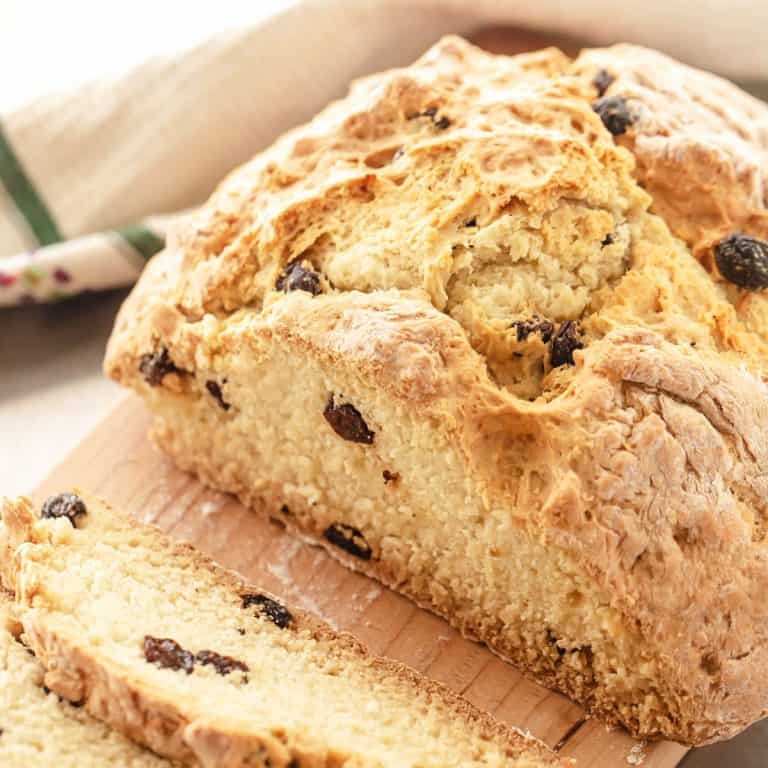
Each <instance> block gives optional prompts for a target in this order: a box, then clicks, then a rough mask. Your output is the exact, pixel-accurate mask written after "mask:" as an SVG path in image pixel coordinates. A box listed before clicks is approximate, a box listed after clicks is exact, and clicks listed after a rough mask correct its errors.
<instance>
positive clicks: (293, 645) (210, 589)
mask: <svg viewBox="0 0 768 768" xmlns="http://www.w3.org/2000/svg"><path fill="white" fill-rule="evenodd" d="M73 499H74V500H75V504H77V505H79V506H77V507H73V504H72V500H73ZM73 509H79V510H80V511H79V512H78V513H77V514H72V511H73ZM2 519H3V526H4V533H3V536H4V538H5V540H6V542H5V548H4V551H5V553H6V554H5V557H4V560H5V564H4V571H3V573H4V579H5V581H6V586H12V587H13V588H14V589H15V594H16V603H17V612H18V618H19V621H20V622H21V624H22V625H23V629H24V633H25V637H26V638H27V641H28V642H29V644H30V647H31V648H32V649H33V650H34V651H35V653H36V654H37V657H38V658H39V659H40V661H41V662H42V664H43V665H44V666H45V668H46V670H47V671H46V674H45V683H46V685H48V686H49V687H50V688H51V689H52V690H53V691H55V692H57V693H59V694H60V695H61V696H63V697H65V698H66V699H68V700H70V701H76V702H79V703H81V704H82V705H84V708H85V709H86V710H87V711H88V712H90V713H91V714H93V715H94V716H95V717H98V718H101V719H102V720H104V721H105V722H107V723H109V724H110V725H112V726H113V727H114V728H116V729H117V730H119V731H121V732H123V733H125V734H126V735H128V736H130V737H131V738H132V739H134V740H136V741H138V742H140V743H142V744H145V745H146V746H149V747H151V748H152V749H154V750H155V751H156V752H158V753H160V754H163V755H166V756H168V757H170V758H175V759H178V760H180V761H183V762H185V763H187V764H190V765H201V766H211V767H213V766H216V768H234V767H235V766H253V768H288V767H289V766H290V768H309V767H310V766H311V767H312V768H323V767H327V768H342V767H345V768H363V766H377V767H378V768H388V767H391V768H408V766H411V767H412V768H417V766H418V768H429V767H430V766H432V767H433V768H447V767H448V766H456V768H470V767H472V766H477V767H478V768H479V767H480V766H482V767H483V768H492V767H493V766H496V767H497V768H501V767H502V766H514V767H516V768H538V767H540V766H541V767H542V768H543V766H558V765H559V766H564V765H565V763H564V762H562V761H559V760H558V759H557V758H556V757H555V756H554V755H553V754H552V753H551V752H549V750H547V749H546V748H545V747H544V746H543V745H541V744H540V743H539V742H536V741H534V740H533V739H530V738H526V737H524V736H522V735H521V734H519V733H517V732H514V731H512V730H510V729H507V728H505V727H504V726H502V725H501V724H499V723H495V722H493V721H492V720H491V719H490V717H489V716H487V715H484V714H481V713H480V712H479V711H477V710H476V709H475V708H474V707H472V706H471V705H470V704H469V703H468V702H467V701H465V700H464V699H461V698H460V697H459V696H457V695H455V694H453V693H451V692H449V691H448V690H447V689H446V688H444V687H442V686H440V685H438V684H436V683H432V682H429V681H427V680H425V679H424V678H422V677H421V676H420V675H418V674H417V673H416V672H414V671H412V670H410V669H408V668H407V667H404V666H403V665H401V664H397V663H395V662H391V661H386V660H383V659H378V658H373V657H371V656H369V655H368V654H367V653H366V651H365V650H364V649H363V648H362V646H361V645H360V644H359V643H358V642H357V641H356V640H354V639H353V638H352V637H351V636H350V635H343V634H337V633H335V632H333V631H332V630H331V629H330V628H329V627H328V626H327V625H325V624H323V623H322V622H320V621H318V620H316V619H312V618H310V617H309V616H307V615H304V614H302V613H300V612H296V611H293V610H289V609H288V608H286V607H285V606H284V605H283V604H282V603H280V602H278V601H277V600H275V599H274V598H273V597H271V596H269V595H266V594H264V593H263V592H261V591H259V590H257V589H255V588H254V587H252V586H249V585H247V584H244V583H243V582H242V581H240V580H239V579H238V578H237V577H236V576H235V575H234V574H232V573H231V572H228V571H225V570H224V569H222V568H220V567H219V566H217V565H215V564H214V563H212V562H211V561H210V560H208V559H207V558H205V557H204V556H203V555H201V554H200V553H198V552H196V551H195V550H194V549H193V548H192V547H191V546H189V545H185V544H178V543H174V542H172V541H171V540H170V539H168V538H167V537H166V536H164V535H163V534H162V533H160V531H159V530H157V529H156V528H153V527H150V526H144V525H141V524H139V523H138V522H137V521H135V520H133V519H131V518H129V517H127V516H124V515H122V514H120V513H119V512H117V511H116V510H113V509H110V508H109V507H107V506H106V505H105V504H103V503H102V502H99V501H97V500H95V499H83V497H82V496H73V495H72V494H64V495H59V496H56V497H52V498H51V499H50V500H49V502H48V503H47V504H46V506H45V507H44V509H43V517H42V518H41V519H37V516H36V515H35V514H34V512H33V510H32V508H31V506H30V504H29V502H28V501H27V500H25V499H20V500H17V501H8V500H5V501H4V503H3V508H2ZM9 553H10V556H9Z"/></svg>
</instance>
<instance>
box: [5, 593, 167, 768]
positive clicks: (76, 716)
mask: <svg viewBox="0 0 768 768" xmlns="http://www.w3.org/2000/svg"><path fill="white" fill-rule="evenodd" d="M20 632H21V627H20V625H19V624H18V622H16V620H15V618H14V616H13V611H12V600H11V598H10V596H9V595H8V594H7V593H5V592H3V591H2V590H0V765H2V766H3V768H50V767H51V766H57V768H82V766H86V765H87V766H88V767H89V768H163V767H164V766H165V768H170V766H171V765H172V763H170V762H168V761H167V760H164V759H163V758H161V757H158V756H157V755H153V754H152V753H151V752H149V751H147V750H145V749H142V748H141V747H139V746H137V745H136V744H134V743H133V742H131V741H128V740H127V739H126V738H125V737H124V736H121V735H120V734H119V733H116V732H115V731H112V730H111V729H110V728H108V727H107V726H106V725H104V723H101V722H99V721H98V720H94V719H93V718H92V717H91V716H90V715H88V714H87V713H86V712H85V711H84V710H83V709H81V708H79V707H75V706H73V705H72V704H70V703H69V702H67V701H64V700H62V699H61V698H60V697H58V696H57V695H56V694H55V693H53V692H52V691H50V690H48V689H46V688H45V687H44V685H43V675H44V670H43V667H42V665H41V664H40V662H39V661H38V660H37V659H36V658H35V657H34V656H33V655H32V653H31V651H30V650H29V649H28V648H26V647H25V646H24V645H23V644H22V642H21V640H20V639H19V638H18V637H17V635H19V634H20Z"/></svg>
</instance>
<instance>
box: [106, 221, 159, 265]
mask: <svg viewBox="0 0 768 768" xmlns="http://www.w3.org/2000/svg"><path fill="white" fill-rule="evenodd" d="M115 232H117V234H118V235H120V237H122V238H123V240H125V242H126V243H128V245H130V246H131V247H132V248H133V249H134V250H135V251H138V252H139V253H140V254H141V255H142V256H143V257H144V258H145V259H149V258H151V257H152V256H154V255H155V254H156V253H157V252H158V251H162V250H163V248H165V240H163V238H162V237H158V236H157V235H156V234H155V233H154V232H153V231H152V230H151V229H148V228H147V227H144V226H142V225H141V224H130V225H128V226H127V227H120V228H119V229H116V230H115Z"/></svg>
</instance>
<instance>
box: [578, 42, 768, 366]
mask: <svg viewBox="0 0 768 768" xmlns="http://www.w3.org/2000/svg"><path fill="white" fill-rule="evenodd" d="M573 71H574V72H575V73H576V74H577V75H578V76H579V77H581V78H582V79H583V80H584V82H589V83H594V79H595V77H596V76H597V75H598V73H600V72H603V73H606V74H607V75H609V78H608V79H607V80H605V82H609V81H610V84H609V85H608V86H607V88H606V89H605V90H604V96H605V98H615V97H619V98H622V99H625V101H626V103H627V105H628V107H629V109H630V111H631V112H632V116H633V121H632V124H631V125H630V126H629V127H628V129H627V131H626V133H624V134H622V135H620V136H617V137H616V140H617V142H618V143H619V144H621V145H622V146H625V147H627V148H628V149H629V150H630V151H631V152H632V154H633V155H634V156H635V160H636V162H637V168H636V171H635V173H636V176H637V178H638V180H639V181H640V183H641V184H642V185H643V187H644V188H645V189H646V190H647V191H648V192H649V193H650V194H651V196H652V198H653V203H652V208H651V210H653V211H654V212H656V213H658V214H660V215H661V216H662V217H663V218H664V220H665V221H666V222H667V224H668V225H669V227H670V229H671V230H672V232H673V233H674V234H675V235H677V236H678V237H680V238H682V239H683V240H684V241H685V242H686V243H687V244H688V246H689V247H690V248H691V250H692V252H693V254H694V255H695V256H696V257H697V258H698V259H699V260H700V261H701V262H702V263H703V264H704V265H705V266H706V267H707V269H708V270H709V271H710V273H711V274H712V275H713V277H714V278H715V279H717V280H720V281H722V283H723V285H724V286H725V287H726V289H727V290H728V293H729V296H730V299H731V301H732V302H733V304H734V306H735V307H736V309H737V311H738V313H739V316H740V318H741V320H742V322H744V323H745V325H746V326H747V327H750V328H751V329H753V330H755V331H757V333H758V334H761V335H762V336H763V338H764V337H765V334H766V330H767V329H768V291H765V290H763V291H745V290H740V289H739V288H737V287H736V286H732V285H730V284H728V283H727V281H725V280H724V278H722V276H720V274H719V272H718V271H717V267H716V265H715V262H714V258H713V248H714V246H715V245H716V244H717V243H718V242H719V241H720V240H721V239H722V238H724V237H726V236H728V235H730V234H732V233H737V232H738V233H745V234H748V235H751V236H753V237H756V238H759V239H761V240H763V241H768V105H766V104H765V103H764V102H762V101H760V100H759V99H756V98H753V97H752V96H750V95H749V94H747V93H745V92H744V91H742V90H741V89H740V88H737V87H736V86H735V85H733V84H732V83H730V82H728V81H727V80H723V79H722V78H720V77H717V76H715V75H712V74H710V73H708V72H702V71H700V70H697V69H693V68H692V67H686V66H684V65H683V64H680V63H679V62H677V61H674V60H673V59H670V58H669V57H668V56H665V55H664V54H661V53H659V52H657V51H652V50H648V49H647V48H641V47H639V46H635V45H627V44H621V45H615V46H612V47H611V48H597V49H591V50H586V51H583V52H582V54H581V55H580V56H579V57H578V59H577V60H576V61H575V63H574V66H573ZM603 77H605V76H604V75H603ZM601 91H602V89H601ZM762 354H763V357H765V356H766V355H768V351H766V350H765V348H763V350H762Z"/></svg>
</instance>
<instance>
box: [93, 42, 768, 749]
mask: <svg viewBox="0 0 768 768" xmlns="http://www.w3.org/2000/svg"><path fill="white" fill-rule="evenodd" d="M657 74H658V76H657ZM766 126H768V109H766V107H765V106H764V105H761V104H759V103H758V102H756V101H755V100H753V99H750V97H748V96H747V95H745V94H743V93H741V92H739V91H738V90H737V89H735V88H734V87H732V86H730V85H728V84H726V83H723V82H722V81H720V80H718V79H716V78H712V77H710V76H707V75H704V74H702V73H698V72H693V71H691V70H689V69H687V68H685V67H683V66H681V65H679V64H677V63H675V62H672V61H670V60H669V59H667V58H665V57H662V56H661V55H659V54H655V53H653V52H650V51H645V50H642V49H638V48H634V47H628V46H619V47H616V48H613V49H608V50H605V51H587V52H585V53H584V54H582V56H581V57H580V58H579V59H578V60H576V61H575V62H574V61H570V60H569V59H568V58H566V57H565V56H564V55H563V54H561V53H560V52H558V51H555V50H545V51H541V52H538V53H533V54H526V55H521V56H517V57H514V58H509V57H503V56H493V55H490V54H487V53H484V52H482V51H480V50H478V49H476V48H473V47H472V46H470V45H469V44H467V43H465V42H464V41H462V40H460V39H457V38H447V39H445V40H443V41H442V42H440V43H439V44H438V45H436V46H435V47H434V48H433V49H432V50H430V51H429V52H427V53H426V54H425V56H424V57H423V58H422V59H421V60H419V61H418V62H416V64H414V65H413V66H412V67H409V68H407V69H403V70H396V71H391V72H386V73H384V74H381V75H376V76H374V77H371V78H368V79H365V80H362V81H360V82H357V83H356V84H355V85H354V86H353V87H352V90H351V92H350V94H349V96H348V97H347V98H346V99H344V100H343V101H340V102H338V103H335V104H332V105H331V106H329V107H328V108H327V109H326V110H325V111H324V112H322V113H321V114H320V115H318V117H316V118H315V119H314V120H313V121H312V122H311V123H309V124H308V125H306V126H304V127H302V128H299V129H297V130H296V131H294V132H292V133H290V134H288V135H286V136H284V137H282V138H281V139H279V140H278V141H277V142H276V143H275V144H274V145H273V146H272V147H271V148H269V149H268V150H266V151H265V152H264V153H263V154H261V155H260V156H258V157H257V158H255V159H254V160H253V161H252V162H251V163H249V164H247V165H245V166H243V167H242V168H240V169H239V170H237V171H235V172H234V173H233V174H232V175H231V176H230V177H229V178H228V179H227V180H226V181H225V182H224V183H223V184H222V185H221V187H220V188H219V189H218V190H217V191H216V193H215V194H214V195H213V197H212V198H211V200H210V202H209V203H208V204H207V205H206V206H205V207H204V208H203V209H202V210H201V211H200V212H199V213H197V214H196V215H195V216H194V217H193V218H192V219H191V220H190V221H189V222H188V223H187V224H186V225H185V226H183V227H181V228H180V229H179V230H178V231H177V232H176V233H175V236H173V237H172V238H171V240H170V242H169V245H168V248H167V249H166V251H165V252H164V253H163V254H162V255H160V256H159V257H157V258H156V259H155V260H154V261H153V262H152V263H151V264H150V265H149V267H148V269H147V271H146V272H145V274H144V276H143V277H142V279H141V281H140V283H139V285H138V286H137V287H136V289H135V290H134V292H133V294H132V295H131V297H130V298H129V299H128V301H127V302H126V304H125V306H124V307H123V309H122V310H121V312H120V315H119V318H118V320H117V323H116V326H115V330H114V333H113V336H112V339H111V341H110V344H109V348H108V351H107V358H106V362H105V368H106V371H107V373H108V375H110V376H111V377H112V378H114V379H115V380H116V381H119V382H121V383H123V384H125V385H126V386H129V387H132V388H133V389H135V390H136V391H137V392H139V393H140V394H141V395H142V397H144V398H145V400H146V402H147V404H148V405H149V407H150V408H151V410H152V411H153V413H154V414H155V417H156V420H155V427H154V437H155V439H156V441H157V443H158V444H159V445H160V446H161V447H162V448H163V450H165V451H166V452H167V453H168V454H169V455H170V456H172V457H173V458H174V459H175V461H176V462H177V463H178V464H179V465H180V466H181V467H184V468H185V469H188V470H191V471H193V472H195V473H196V474H197V475H198V476H199V477H201V478H202V479H203V480H204V481H205V482H207V483H209V484H211V485H213V486H216V487H217V488H221V489H225V490H228V491H231V492H233V493H236V494H237V495H238V496H239V497H240V498H241V499H242V500H243V501H244V502H245V503H247V504H250V505H252V506H254V507H255V508H259V509H263V510H266V511H267V513H269V514H272V515H274V516H276V517H280V518H282V519H283V520H284V521H286V523H287V524H288V525H290V526H292V527H293V528H294V529H296V530H297V531H299V532H300V533H301V534H303V535H309V536H311V537H314V538H315V539H316V540H317V541H318V542H320V543H321V544H323V545H324V546H325V547H326V548H327V549H328V550H329V551H330V552H332V553H334V554H335V555H336V556H338V557H339V558H340V559H341V560H343V561H344V562H345V563H347V564H349V565H350V566H351V567H353V568H357V569H359V570H362V571H364V572H366V573H369V574H371V575H373V576H375V577H376V578H379V579H381V580H382V581H383V582H385V583H386V584H389V585H391V586H393V587H395V588H396V589H398V590H400V591H401V592H403V593H405V594H406V595H409V596H411V597H412V598H413V599H414V600H416V601H417V602H418V603H420V604H421V605H424V606H428V607H430V608H431V609H433V610H434V611H436V612H437V613H439V614H441V615H443V616H446V617H448V618H449V619H450V621H452V622H453V624H454V625H455V626H457V627H459V628H460V629H461V630H462V631H463V632H464V633H466V634H467V635H468V636H471V637H476V638H479V639H481V640H483V641H485V642H487V643H488V644H489V645H490V646H491V647H492V648H494V649H495V650H496V651H497V652H498V653H500V654H501V655H502V656H504V657H506V658H508V659H510V660H512V661H513V662H514V663H515V664H516V665H518V666H520V667H521V668H523V669H525V670H527V671H528V672H529V673H530V674H531V675H532V676H534V677H535V678H536V679H538V680H540V681H541V682H543V683H544V684H546V685H549V686H552V687H556V688H558V689H560V690H561V691H564V692H565V693H567V694H569V695H570V696H572V697H574V698H575V699H577V700H578V701H580V702H582V703H583V704H584V705H586V706H587V707H588V708H589V709H590V710H591V711H592V712H594V713H597V714H600V715H602V716H604V717H605V718H607V719H609V720H611V721H615V722H620V723H623V724H624V725H625V726H627V727H628V728H629V729H630V730H631V731H632V732H633V733H635V734H637V735H641V736H660V735H661V736H667V737H670V738H674V739H677V740H681V741H684V742H688V743H702V742H706V741H711V740H715V739H720V738H724V737H727V736H730V735H732V734H734V733H736V732H738V731H739V730H741V729H743V728H744V727H746V726H747V725H748V724H749V723H750V722H752V721H754V720H755V719H757V718H759V717H761V716H762V715H763V714H764V713H765V712H766V710H767V709H768V602H766V600H765V599H764V596H765V593H766V590H767V589H768V559H766V542H765V535H766V530H767V528H766V515H767V514H768V475H766V466H768V397H767V395H768V387H767V386H766V380H767V377H768V371H767V368H768V366H766V360H767V359H768V314H766V313H767V312H768V309H767V307H768V292H767V291H766V286H768V245H766V243H765V241H764V238H765V237H766V236H767V235H768V233H767V232H766V229H765V221H766V219H765V216H766V213H765V210H764V208H765V194H766V160H765V157H766V146H767V145H768V137H767V134H766ZM633 153H634V156H633ZM635 157H636V159H635ZM644 186H645V187H646V189H644V188H643V187H644ZM649 191H650V192H651V193H652V194H648V192H649ZM654 211H656V213H654ZM658 214H660V215H658ZM670 228H672V230H673V232H674V233H676V234H677V235H678V236H679V237H681V238H683V239H677V237H675V236H674V234H673V232H671V231H670Z"/></svg>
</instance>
